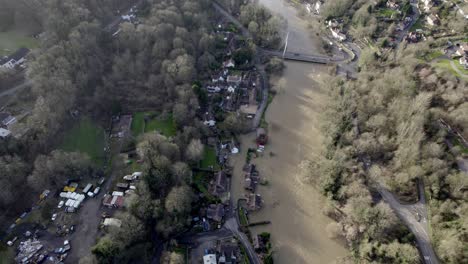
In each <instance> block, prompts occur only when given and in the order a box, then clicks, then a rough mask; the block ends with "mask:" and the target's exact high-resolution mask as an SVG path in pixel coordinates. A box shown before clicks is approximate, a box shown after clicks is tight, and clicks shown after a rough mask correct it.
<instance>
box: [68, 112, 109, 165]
mask: <svg viewBox="0 0 468 264" xmlns="http://www.w3.org/2000/svg"><path fill="white" fill-rule="evenodd" d="M104 139H105V138H104V129H102V128H101V127H99V126H98V125H96V124H95V123H94V122H93V121H92V120H91V119H89V118H86V117H85V118H82V119H81V120H80V122H79V123H77V124H75V125H74V126H73V128H72V129H70V131H68V133H67V134H66V136H65V138H64V140H63V143H62V145H61V149H63V150H65V151H79V152H83V153H86V154H88V155H89V157H90V158H91V159H92V160H93V161H94V163H95V164H96V165H100V166H102V165H104V162H105V160H104V158H105V157H104Z"/></svg>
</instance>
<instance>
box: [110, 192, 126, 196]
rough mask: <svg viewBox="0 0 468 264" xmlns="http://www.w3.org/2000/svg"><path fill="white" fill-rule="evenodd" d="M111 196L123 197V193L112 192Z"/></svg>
mask: <svg viewBox="0 0 468 264" xmlns="http://www.w3.org/2000/svg"><path fill="white" fill-rule="evenodd" d="M112 196H124V193H123V192H117V191H115V192H112Z"/></svg>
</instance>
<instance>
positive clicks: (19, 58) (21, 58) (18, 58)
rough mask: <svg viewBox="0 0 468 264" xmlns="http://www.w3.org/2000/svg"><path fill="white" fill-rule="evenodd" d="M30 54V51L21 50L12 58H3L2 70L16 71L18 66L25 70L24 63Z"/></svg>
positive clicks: (1, 60) (0, 62) (0, 65)
mask: <svg viewBox="0 0 468 264" xmlns="http://www.w3.org/2000/svg"><path fill="white" fill-rule="evenodd" d="M28 53H29V49H27V48H20V49H18V50H17V51H15V52H14V53H13V54H11V55H10V56H6V57H4V58H1V59H0V68H5V69H14V68H15V67H16V66H19V67H22V68H24V66H23V63H24V62H25V61H26V55H28Z"/></svg>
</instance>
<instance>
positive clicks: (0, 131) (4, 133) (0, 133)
mask: <svg viewBox="0 0 468 264" xmlns="http://www.w3.org/2000/svg"><path fill="white" fill-rule="evenodd" d="M10 135H11V131H10V130H8V129H4V128H0V138H7V137H9V136H10Z"/></svg>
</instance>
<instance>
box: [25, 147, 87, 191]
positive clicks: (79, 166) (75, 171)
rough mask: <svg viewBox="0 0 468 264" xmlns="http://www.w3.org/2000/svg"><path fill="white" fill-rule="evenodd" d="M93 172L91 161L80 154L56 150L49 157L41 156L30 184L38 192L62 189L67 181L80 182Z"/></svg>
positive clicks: (31, 176) (29, 179)
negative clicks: (55, 188)
mask: <svg viewBox="0 0 468 264" xmlns="http://www.w3.org/2000/svg"><path fill="white" fill-rule="evenodd" d="M92 171H93V167H92V164H91V160H90V159H89V157H88V156H87V155H84V154H82V153H79V152H64V151H62V150H54V151H52V152H51V153H50V154H49V155H48V156H45V155H40V156H38V157H37V158H36V160H35V162H34V170H33V172H32V174H31V175H30V176H28V183H29V184H31V186H32V187H33V188H34V189H36V190H42V189H43V188H47V187H50V186H53V187H61V186H62V185H63V184H64V182H65V181H66V180H79V179H81V178H82V177H85V176H87V175H90V174H91V173H92Z"/></svg>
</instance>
